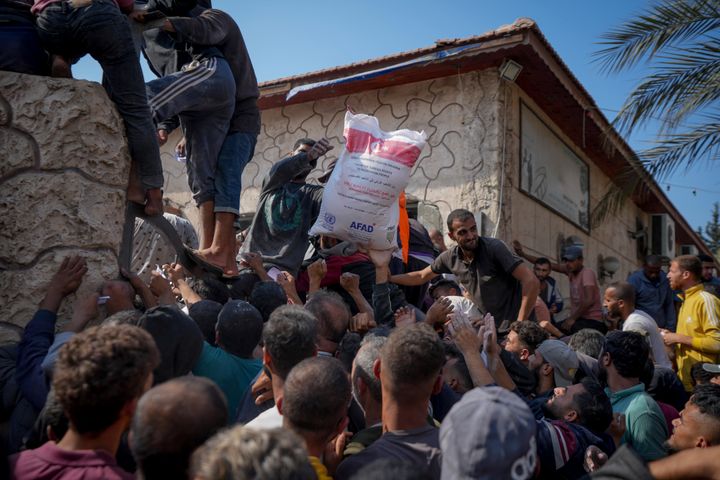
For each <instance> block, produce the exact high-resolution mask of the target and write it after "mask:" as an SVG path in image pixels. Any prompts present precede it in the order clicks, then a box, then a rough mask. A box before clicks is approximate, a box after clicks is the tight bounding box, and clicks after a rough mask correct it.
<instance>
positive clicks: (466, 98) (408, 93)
mask: <svg viewBox="0 0 720 480" xmlns="http://www.w3.org/2000/svg"><path fill="white" fill-rule="evenodd" d="M346 106H350V107H351V108H352V109H353V111H355V112H357V113H366V114H371V115H375V116H376V117H378V119H379V120H380V126H381V128H383V129H384V130H395V129H400V128H409V129H413V130H425V132H426V133H427V134H428V144H427V146H426V147H425V149H424V150H423V153H422V156H421V158H420V160H419V161H418V164H417V165H416V166H415V169H414V170H413V173H412V178H411V180H410V184H409V186H408V189H407V192H408V193H409V194H411V195H414V196H416V197H418V198H419V199H421V200H424V201H426V202H429V203H431V204H434V205H437V207H438V208H439V210H440V217H441V218H442V219H444V218H445V217H446V216H447V214H448V213H450V210H451V209H452V208H458V207H463V208H468V209H470V210H473V211H483V212H484V213H485V214H486V215H488V218H489V219H490V220H491V222H490V223H489V225H488V226H487V228H489V230H490V231H492V228H494V226H495V222H496V221H497V218H498V217H497V216H498V213H497V212H498V208H497V205H498V196H497V192H498V181H497V178H498V177H499V175H498V174H497V173H496V169H497V168H498V163H497V159H498V157H499V150H500V148H501V146H500V144H499V142H498V138H499V136H498V122H497V116H498V106H499V103H498V80H497V76H496V75H494V74H492V73H490V72H472V73H468V74H464V75H459V76H453V77H445V78H441V79H436V80H428V81H423V82H418V83H413V84H408V85H402V86H397V87H392V88H385V89H381V90H371V91H367V92H362V93H359V94H354V95H349V96H342V97H336V98H329V99H323V100H318V101H314V102H307V103H302V104H297V105H290V106H287V107H283V108H275V109H270V110H265V111H263V112H262V132H261V134H260V136H259V137H258V143H257V147H256V149H255V156H254V157H253V159H252V161H251V162H250V163H249V164H248V165H247V167H246V168H245V172H244V174H243V192H242V198H241V211H243V212H250V211H254V210H255V207H256V205H257V200H258V196H259V193H260V186H261V183H262V179H263V176H264V175H265V174H266V173H267V171H268V170H269V169H270V167H271V166H272V165H273V164H274V163H275V162H277V161H278V160H279V159H280V158H282V157H283V156H285V155H286V154H287V153H289V152H290V150H291V149H292V146H293V143H294V142H295V141H296V140H297V139H299V138H302V137H312V138H320V137H323V136H325V137H328V138H329V139H330V141H331V143H332V144H333V145H334V146H335V149H334V150H332V151H331V152H330V154H329V155H327V156H326V157H324V158H323V159H322V160H321V164H320V165H319V166H318V167H319V168H318V170H316V171H315V172H314V173H313V174H312V175H311V176H310V178H311V181H313V182H314V181H315V180H314V179H315V177H316V176H317V174H318V173H319V172H320V171H321V170H322V168H324V167H325V166H327V164H328V163H329V162H330V161H331V160H332V159H333V158H336V157H337V156H338V155H339V153H340V151H341V148H342V144H343V143H344V139H343V137H342V132H343V119H344V115H345V111H346V108H347V107H346ZM175 143H176V142H175V141H174V139H171V141H169V142H168V144H167V145H166V147H164V149H163V150H164V152H166V153H164V154H163V165H164V167H165V171H166V188H165V191H166V196H169V197H170V198H172V199H174V200H176V201H179V202H180V203H182V204H183V205H185V213H186V214H187V216H188V217H189V218H190V219H191V221H193V222H194V223H195V224H196V225H197V223H196V222H195V219H196V214H195V208H194V206H193V205H192V202H191V201H190V200H189V195H188V193H187V192H188V187H187V178H186V176H185V173H184V170H183V169H182V168H181V165H180V164H179V163H178V162H176V161H175V159H174V154H173V153H172V148H173V147H174V145H175Z"/></svg>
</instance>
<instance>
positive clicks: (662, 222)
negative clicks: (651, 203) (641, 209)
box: [650, 213, 675, 258]
mask: <svg viewBox="0 0 720 480" xmlns="http://www.w3.org/2000/svg"><path fill="white" fill-rule="evenodd" d="M650 251H651V253H652V254H653V255H662V256H664V257H669V258H674V257H675V222H674V221H673V219H672V218H671V217H670V215H668V214H667V213H660V214H656V215H650Z"/></svg>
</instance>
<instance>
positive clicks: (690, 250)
mask: <svg viewBox="0 0 720 480" xmlns="http://www.w3.org/2000/svg"><path fill="white" fill-rule="evenodd" d="M699 254H700V250H698V248H697V247H696V246H695V245H680V255H699Z"/></svg>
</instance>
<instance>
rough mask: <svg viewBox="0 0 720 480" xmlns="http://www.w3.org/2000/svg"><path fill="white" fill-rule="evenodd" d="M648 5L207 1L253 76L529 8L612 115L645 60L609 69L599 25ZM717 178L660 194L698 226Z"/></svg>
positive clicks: (332, 60) (506, 18) (716, 191)
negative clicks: (622, 69) (229, 29)
mask: <svg viewBox="0 0 720 480" xmlns="http://www.w3.org/2000/svg"><path fill="white" fill-rule="evenodd" d="M648 5H649V2H647V1H638V0H605V1H602V2H599V1H598V2H591V1H583V0H573V1H571V0H504V1H499V0H474V1H471V0H467V1H451V0H447V1H445V2H438V1H432V2H431V1H427V0H413V1H410V0H396V1H392V0H386V1H379V0H365V1H363V2H347V1H337V0H336V1H332V2H331V1H326V0H313V1H306V2H297V1H290V0H287V1H286V0H274V1H267V2H240V1H238V0H213V6H215V7H216V8H220V9H222V10H225V11H227V12H229V13H230V14H231V15H232V16H233V18H234V19H235V21H236V22H237V23H238V25H239V26H240V28H241V29H242V31H243V35H244V37H245V41H246V43H247V45H248V49H249V51H250V54H251V56H252V61H253V65H254V67H255V72H256V74H257V77H258V80H259V81H264V80H272V79H274V78H278V77H284V76H288V75H294V74H299V73H304V72H308V71H312V70H318V69H321V68H326V67H332V66H336V65H343V64H346V63H352V62H355V61H358V60H364V59H369V58H374V57H378V56H381V55H387V54H390V53H396V52H401V51H405V50H411V49H415V48H420V47H424V46H429V45H432V44H433V43H434V41H435V40H437V39H441V38H458V37H465V36H470V35H477V34H480V33H483V32H486V31H488V30H492V29H495V28H497V27H498V26H500V25H503V24H507V23H512V22H513V21H514V20H515V19H517V18H519V17H530V18H532V19H534V20H535V21H536V22H537V23H538V25H539V26H540V29H541V30H542V31H543V33H544V34H545V36H546V37H547V39H548V40H549V42H550V44H551V45H553V47H554V48H555V50H556V51H557V52H558V53H559V54H560V56H561V57H562V59H563V60H564V61H565V63H566V64H567V65H568V66H569V68H570V69H571V70H572V71H573V73H574V74H575V75H576V77H577V78H578V79H579V80H580V82H581V83H582V84H583V85H584V86H585V88H586V89H587V90H588V91H589V92H590V94H591V95H592V96H593V98H594V99H595V101H596V103H597V104H598V106H599V107H600V108H602V109H603V110H604V113H605V115H606V117H607V118H608V119H610V120H612V119H613V118H614V116H615V114H616V112H617V110H619V108H620V106H621V105H622V103H623V101H624V100H625V98H626V97H627V95H628V93H630V91H631V90H632V88H633V86H634V85H635V84H636V83H637V82H638V80H639V79H640V78H641V77H642V74H643V71H644V69H642V68H640V69H637V70H635V71H632V72H628V73H622V74H614V75H607V74H605V73H603V72H601V71H600V68H599V66H598V65H597V64H596V63H595V62H593V52H595V51H597V50H598V49H599V48H600V47H599V46H598V44H597V42H598V41H599V40H600V36H601V35H602V34H603V33H604V32H607V31H608V30H609V29H610V28H612V27H614V26H617V25H620V24H621V23H622V22H623V21H624V20H627V19H629V18H632V16H633V15H634V14H636V13H638V12H640V11H642V10H643V9H644V8H646V7H647V6H648ZM74 74H75V76H76V77H77V78H87V79H90V80H98V79H99V78H100V69H99V67H98V66H97V64H95V62H94V61H93V60H92V59H88V58H86V59H83V60H81V62H80V63H79V64H78V65H77V66H76V67H75V70H74ZM150 75H151V74H149V72H146V77H147V78H152V77H151V76H150ZM653 134H654V131H653V129H652V127H651V128H648V129H645V130H644V131H642V132H640V133H638V134H635V135H633V136H632V137H631V138H629V139H628V141H629V143H630V145H631V146H633V148H635V149H636V150H639V149H642V148H646V147H647V146H649V145H650V142H651V141H652V138H653ZM718 178H720V165H717V164H716V165H715V166H714V167H713V166H712V165H707V164H706V165H700V166H698V167H696V168H694V169H693V170H692V171H690V172H679V173H677V174H675V175H674V176H673V177H671V178H669V179H667V180H666V181H664V182H661V184H662V185H663V187H664V188H666V190H667V185H666V184H667V183H669V184H671V186H670V190H669V191H666V193H667V195H668V196H669V197H670V199H671V200H672V201H673V202H674V203H675V205H676V206H677V207H678V209H679V210H680V212H681V213H682V214H683V215H684V216H685V218H686V219H687V220H688V222H689V223H690V225H691V226H692V227H693V228H694V229H696V228H697V227H698V226H703V227H704V226H705V223H706V222H707V221H708V220H709V218H710V210H711V207H712V203H713V202H718V201H720V182H718ZM684 187H688V188H684ZM693 190H695V194H694V195H693Z"/></svg>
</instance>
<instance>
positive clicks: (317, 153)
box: [307, 137, 335, 162]
mask: <svg viewBox="0 0 720 480" xmlns="http://www.w3.org/2000/svg"><path fill="white" fill-rule="evenodd" d="M333 148H335V147H333V146H332V145H330V140H328V139H327V138H325V137H323V138H321V139H320V140H318V141H317V142H315V145H313V146H312V148H310V150H309V151H308V152H307V158H308V160H310V161H311V162H312V161H315V160H317V159H318V158H320V157H322V156H323V155H325V154H326V153H327V152H329V151H330V150H332V149H333Z"/></svg>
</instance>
